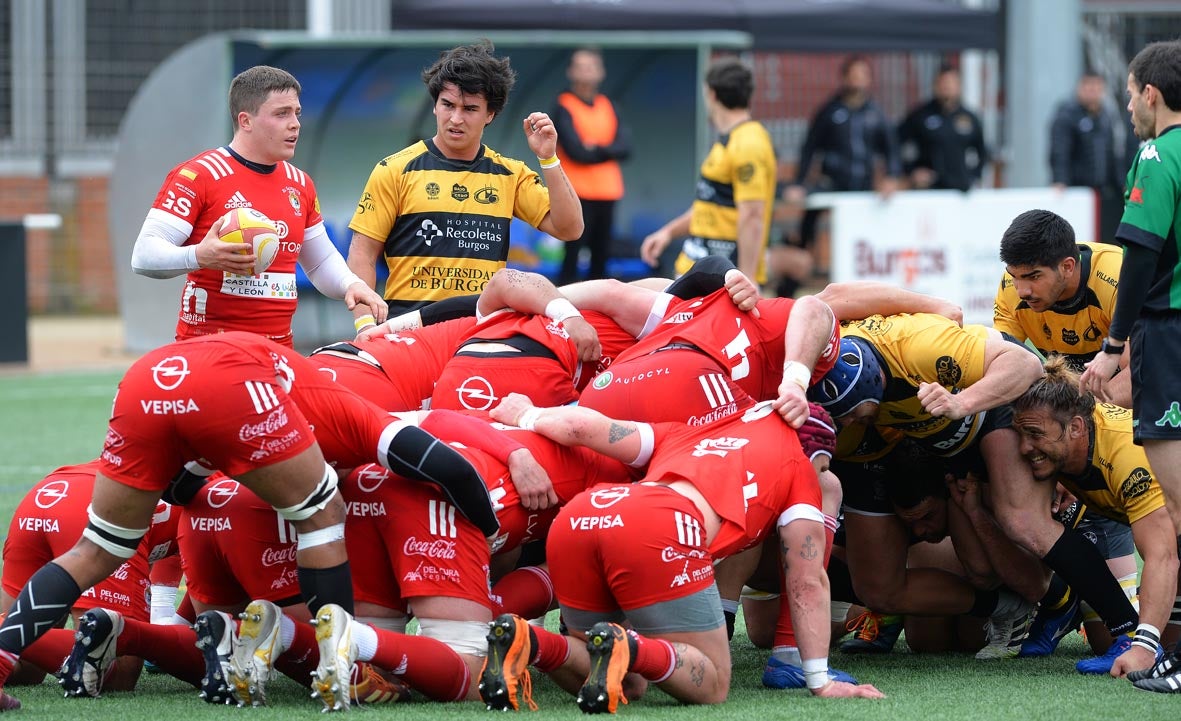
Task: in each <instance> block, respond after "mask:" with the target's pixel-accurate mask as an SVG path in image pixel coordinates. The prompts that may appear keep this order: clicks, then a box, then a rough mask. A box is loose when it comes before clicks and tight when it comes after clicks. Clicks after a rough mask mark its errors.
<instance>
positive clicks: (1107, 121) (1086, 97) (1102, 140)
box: [1050, 72, 1132, 243]
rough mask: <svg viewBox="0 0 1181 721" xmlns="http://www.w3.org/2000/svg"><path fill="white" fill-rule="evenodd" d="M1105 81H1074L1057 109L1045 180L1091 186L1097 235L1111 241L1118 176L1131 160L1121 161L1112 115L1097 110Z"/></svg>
mask: <svg viewBox="0 0 1181 721" xmlns="http://www.w3.org/2000/svg"><path fill="white" fill-rule="evenodd" d="M1106 94H1107V81H1105V80H1104V79H1103V76H1102V75H1099V74H1098V73H1095V72H1088V73H1085V74H1084V75H1083V76H1082V77H1081V78H1079V81H1078V85H1077V87H1076V88H1075V97H1074V99H1072V100H1065V101H1063V102H1062V103H1060V104H1059V105H1058V109H1057V111H1056V112H1055V114H1054V121H1053V123H1052V124H1051V125H1050V177H1051V182H1053V184H1054V187H1055V188H1066V187H1068V186H1079V187H1086V188H1093V189H1094V190H1095V192H1096V193H1098V196H1099V197H1098V201H1099V228H1098V233H1099V237H1097V238H1094V239H1092V238H1083V239H1082V240H1084V241H1089V240H1097V241H1100V242H1104V243H1114V242H1115V230H1116V228H1117V227H1119V220H1120V216H1121V215H1122V214H1123V209H1124V205H1123V199H1124V197H1123V196H1124V173H1126V172H1127V169H1128V165H1129V164H1130V163H1131V161H1132V159H1131V158H1130V157H1129V158H1124V157H1123V154H1124V153H1123V151H1122V150H1121V149H1120V147H1119V145H1118V144H1117V143H1116V140H1115V132H1114V126H1115V123H1116V122H1117V120H1116V118H1115V116H1114V114H1113V113H1112V112H1111V111H1110V110H1108V109H1107V108H1105V107H1104V106H1103V98H1104V96H1105V95H1106Z"/></svg>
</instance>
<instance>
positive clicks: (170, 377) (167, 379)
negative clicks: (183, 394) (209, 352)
mask: <svg viewBox="0 0 1181 721" xmlns="http://www.w3.org/2000/svg"><path fill="white" fill-rule="evenodd" d="M189 373H191V371H190V370H189V360H188V359H187V358H185V357H184V356H179V355H173V356H168V357H167V358H165V359H164V360H162V361H160V362H159V363H157V364H156V365H154V366H152V380H153V381H154V382H155V383H156V387H157V388H159V389H160V390H162V391H171V390H176V389H177V388H178V387H179V386H180V384H181V383H184V380H185V378H187V377H188V375H189Z"/></svg>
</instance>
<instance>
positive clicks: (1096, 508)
mask: <svg viewBox="0 0 1181 721" xmlns="http://www.w3.org/2000/svg"><path fill="white" fill-rule="evenodd" d="M1091 419H1092V420H1093V421H1094V424H1095V427H1094V428H1093V429H1092V431H1091V438H1090V445H1089V447H1088V449H1087V460H1088V465H1087V470H1086V472H1085V473H1083V474H1082V475H1081V476H1071V475H1068V474H1066V473H1063V474H1061V475H1060V476H1059V478H1058V480H1059V481H1060V482H1061V483H1062V485H1063V486H1066V487H1067V488H1068V489H1070V492H1071V493H1073V494H1074V495H1075V496H1077V497H1078V499H1079V500H1080V501H1082V502H1083V503H1085V504H1087V511H1088V512H1094V513H1098V514H1099V515H1102V516H1107V517H1108V518H1110V519H1112V520H1114V521H1119V522H1120V523H1128V524H1131V523H1135V522H1136V521H1138V520H1140V519H1141V518H1144V517H1145V516H1147V515H1148V514H1149V513H1152V512H1153V511H1155V510H1156V509H1158V508H1164V507H1165V497H1164V494H1163V493H1162V492H1161V488H1160V484H1159V483H1157V481H1156V478H1155V477H1154V476H1153V474H1152V471H1151V470H1150V468H1149V465H1148V457H1147V456H1145V455H1144V449H1143V448H1142V447H1140V446H1138V445H1136V444H1135V443H1133V442H1132V411H1130V410H1128V409H1127V408H1121V407H1120V406H1113V405H1108V404H1106V403H1097V404H1095V412H1094V413H1092V414H1091Z"/></svg>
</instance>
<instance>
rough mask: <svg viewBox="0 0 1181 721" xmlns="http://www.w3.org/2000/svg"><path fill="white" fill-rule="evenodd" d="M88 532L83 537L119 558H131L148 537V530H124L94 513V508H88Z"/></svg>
mask: <svg viewBox="0 0 1181 721" xmlns="http://www.w3.org/2000/svg"><path fill="white" fill-rule="evenodd" d="M86 516H87V518H88V519H89V520H88V521H87V523H86V530H84V531H82V537H83V538H85V539H86V540H88V541H90V542H91V543H93V544H94V545H96V546H98V547H99V548H101V549H103V550H104V551H106V552H107V553H109V554H111V555H112V556H115V557H117V558H124V559H126V558H131V557H132V556H134V555H135V551H136V549H138V548H139V542H140V541H142V540H143V537H144V536H145V535H147V533H148V529H147V528H124V527H122V526H116V525H115V524H113V523H108V522H107V521H104V520H103V519H101V518H99V517H98V516H97V515H95V513H94V506H93V505H89V506H87V507H86Z"/></svg>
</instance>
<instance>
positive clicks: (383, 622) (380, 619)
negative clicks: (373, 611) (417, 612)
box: [356, 616, 410, 633]
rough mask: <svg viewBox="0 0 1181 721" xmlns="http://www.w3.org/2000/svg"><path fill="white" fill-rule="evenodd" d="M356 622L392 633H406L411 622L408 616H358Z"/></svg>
mask: <svg viewBox="0 0 1181 721" xmlns="http://www.w3.org/2000/svg"><path fill="white" fill-rule="evenodd" d="M356 620H357V621H360V622H361V623H367V624H369V625H370V626H372V627H374V628H380V629H381V630H383V631H389V632H391V633H406V624H407V623H409V621H410V619H409V618H407V617H406V616H357V618H356Z"/></svg>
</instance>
